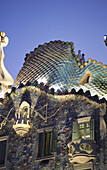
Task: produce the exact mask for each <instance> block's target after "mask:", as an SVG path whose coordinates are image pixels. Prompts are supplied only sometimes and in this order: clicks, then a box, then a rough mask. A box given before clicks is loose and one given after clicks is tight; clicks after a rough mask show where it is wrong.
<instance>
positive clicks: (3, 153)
mask: <svg viewBox="0 0 107 170" xmlns="http://www.w3.org/2000/svg"><path fill="white" fill-rule="evenodd" d="M7 139H8V137H0V167H1V166H5V165H6V160H7Z"/></svg>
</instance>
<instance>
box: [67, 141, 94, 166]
mask: <svg viewBox="0 0 107 170" xmlns="http://www.w3.org/2000/svg"><path fill="white" fill-rule="evenodd" d="M68 148H69V151H68V155H69V160H70V162H71V163H74V164H75V163H78V164H81V163H82V164H83V163H86V162H89V161H91V160H94V159H96V155H97V145H96V143H95V142H94V141H92V140H75V141H72V142H70V143H69V144H68Z"/></svg>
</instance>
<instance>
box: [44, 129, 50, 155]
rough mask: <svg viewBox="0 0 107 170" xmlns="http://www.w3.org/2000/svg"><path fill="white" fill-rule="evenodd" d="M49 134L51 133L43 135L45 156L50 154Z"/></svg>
mask: <svg viewBox="0 0 107 170" xmlns="http://www.w3.org/2000/svg"><path fill="white" fill-rule="evenodd" d="M50 134H51V132H47V133H45V155H49V153H50Z"/></svg>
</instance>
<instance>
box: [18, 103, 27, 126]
mask: <svg viewBox="0 0 107 170" xmlns="http://www.w3.org/2000/svg"><path fill="white" fill-rule="evenodd" d="M29 116H30V105H29V103H27V102H26V101H23V102H22V103H21V105H20V108H19V112H18V113H17V112H16V114H15V117H16V124H17V123H22V124H29Z"/></svg>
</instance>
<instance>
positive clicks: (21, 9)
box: [0, 0, 107, 80]
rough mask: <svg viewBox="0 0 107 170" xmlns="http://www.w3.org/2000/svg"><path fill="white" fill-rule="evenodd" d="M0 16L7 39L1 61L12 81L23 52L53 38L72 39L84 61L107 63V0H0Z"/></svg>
mask: <svg viewBox="0 0 107 170" xmlns="http://www.w3.org/2000/svg"><path fill="white" fill-rule="evenodd" d="M0 16H1V17H0V31H4V32H5V33H6V36H7V37H8V38H9V44H8V46H7V47H5V48H4V52H5V58H4V64H5V67H6V69H7V70H8V71H9V73H10V74H11V75H12V77H13V79H14V80H15V79H16V76H17V74H18V72H19V71H20V69H21V68H22V66H23V63H24V58H25V55H26V53H30V51H33V50H34V48H37V47H38V45H40V44H41V45H42V44H44V43H45V42H50V41H54V40H62V41H69V42H73V43H74V51H75V53H76V54H77V53H78V50H81V52H82V53H84V54H85V59H86V61H87V60H88V58H92V59H93V60H94V59H95V60H97V62H102V63H103V64H107V46H105V44H104V35H106V34H107V0H0Z"/></svg>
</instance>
